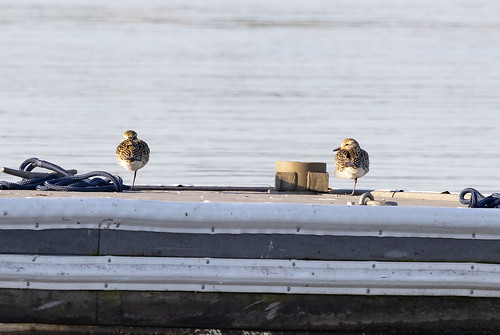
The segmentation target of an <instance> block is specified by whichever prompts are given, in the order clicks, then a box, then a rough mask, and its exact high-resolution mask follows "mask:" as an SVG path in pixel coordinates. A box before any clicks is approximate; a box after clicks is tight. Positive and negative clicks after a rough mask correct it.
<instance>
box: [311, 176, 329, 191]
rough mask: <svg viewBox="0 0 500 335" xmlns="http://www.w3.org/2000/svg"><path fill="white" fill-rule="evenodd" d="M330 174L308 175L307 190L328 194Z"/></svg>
mask: <svg viewBox="0 0 500 335" xmlns="http://www.w3.org/2000/svg"><path fill="white" fill-rule="evenodd" d="M328 182H329V175H328V172H311V171H309V172H308V173H307V189H308V190H310V191H313V192H322V193H328Z"/></svg>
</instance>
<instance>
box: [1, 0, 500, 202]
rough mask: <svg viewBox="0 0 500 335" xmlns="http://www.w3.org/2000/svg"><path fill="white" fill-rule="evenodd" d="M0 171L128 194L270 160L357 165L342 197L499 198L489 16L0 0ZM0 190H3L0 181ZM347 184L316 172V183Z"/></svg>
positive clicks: (418, 7) (304, 6)
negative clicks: (349, 141) (356, 147)
mask: <svg viewBox="0 0 500 335" xmlns="http://www.w3.org/2000/svg"><path fill="white" fill-rule="evenodd" d="M0 13H1V14H0V45H1V47H0V60H1V62H0V121H1V127H2V131H1V132H0V139H1V141H2V145H1V147H0V165H2V166H9V167H17V166H19V164H20V163H21V162H22V161H23V160H24V159H26V158H28V157H32V156H36V157H39V158H41V159H45V160H49V161H53V162H55V163H57V164H59V165H61V166H63V167H66V168H76V169H78V170H79V172H82V173H83V172H89V171H93V170H105V171H108V172H111V173H113V174H119V175H121V176H122V177H124V179H125V181H126V182H127V183H131V181H132V174H131V173H129V172H126V171H125V170H122V168H121V167H120V166H119V165H118V164H117V163H116V162H115V158H114V150H115V148H116V146H117V145H118V143H119V142H120V140H121V136H122V133H123V132H124V131H125V130H127V129H134V130H136V131H137V132H138V133H139V137H140V138H142V139H144V140H145V141H147V142H148V143H149V145H150V148H151V151H152V153H151V159H150V162H149V164H148V165H147V166H146V167H145V168H144V169H142V170H140V171H139V173H138V179H137V182H138V184H176V183H186V184H217V185H221V184H225V185H272V184H273V183H274V165H275V161H277V160H297V161H320V162H327V163H328V168H329V172H330V173H332V172H333V171H332V169H333V153H332V149H334V148H335V147H337V146H338V145H339V144H340V142H341V140H342V139H343V138H345V137H354V138H356V139H357V140H358V141H359V142H360V144H361V145H362V147H363V148H364V149H366V150H367V151H368V152H369V153H370V158H371V171H370V173H369V174H368V175H367V176H366V177H364V178H362V179H361V180H360V181H359V183H358V185H359V188H376V189H406V190H431V191H444V190H449V191H455V192H456V191H460V190H461V189H463V188H464V187H469V186H471V187H475V188H477V189H478V190H480V191H482V192H483V193H485V194H490V193H492V192H494V191H497V192H498V191H500V170H499V166H500V155H499V150H500V149H499V143H500V34H499V33H498V32H499V29H500V2H498V1H494V0H486V1H484V0H483V1H481V0H479V1H474V2H471V1H458V0H453V1H452V0H442V1H434V0H423V1H413V0H411V1H410V0H403V1H401V0H391V1H388V0H381V1H372V0H345V1H342V0H333V1H330V0H325V1H318V0H312V1H303V0H300V1H290V0H286V1H285V0H275V1H268V0H239V1H237V2H233V1H230V0H211V1H205V0H199V1H196V0H195V1H193V0H190V1H184V0H177V1H175V0H174V1H168V2H167V1H148V2H145V1H140V0H137V1H127V0H126V1H123V0H122V1H115V2H104V1H87V0H85V1H66V0H45V1H25V0H5V1H2V2H1V3H0ZM1 179H6V180H15V179H14V178H10V177H8V176H5V175H4V176H1ZM351 185H352V181H350V180H339V179H337V178H335V177H333V176H331V180H330V186H331V187H336V188H350V187H351Z"/></svg>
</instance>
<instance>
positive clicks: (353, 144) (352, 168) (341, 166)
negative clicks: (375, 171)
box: [333, 138, 370, 195]
mask: <svg viewBox="0 0 500 335" xmlns="http://www.w3.org/2000/svg"><path fill="white" fill-rule="evenodd" d="M333 151H338V152H337V154H336V155H335V175H336V176H337V177H339V178H343V179H354V187H353V188H352V193H351V195H354V190H355V189H356V183H357V182H358V178H361V177H363V176H364V175H365V174H367V173H368V171H369V166H370V159H369V157H368V153H367V152H366V151H364V150H363V149H361V147H360V146H359V143H358V142H357V141H356V140H355V139H352V138H346V139H345V140H343V141H342V144H341V145H340V147H339V148H337V149H334V150H333Z"/></svg>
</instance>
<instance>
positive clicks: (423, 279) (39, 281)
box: [0, 255, 500, 297]
mask: <svg viewBox="0 0 500 335" xmlns="http://www.w3.org/2000/svg"><path fill="white" fill-rule="evenodd" d="M0 288H14V289H45V290H138V291H142V290H147V291H205V292H244V293H245V292H247V293H257V292H258V293H298V294H356V295H367V294H368V295H453V296H479V297H500V265H496V264H474V263H417V262H339V261H304V260H269V259H246V260H243V259H208V258H166V257H116V256H79V257H78V256H31V255H0Z"/></svg>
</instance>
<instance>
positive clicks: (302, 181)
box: [275, 161, 326, 192]
mask: <svg viewBox="0 0 500 335" xmlns="http://www.w3.org/2000/svg"><path fill="white" fill-rule="evenodd" d="M283 172H284V173H290V172H292V173H295V176H296V177H294V178H296V179H297V181H296V182H294V184H295V188H293V189H278V187H277V186H280V185H278V184H279V183H275V189H276V190H278V191H295V192H310V190H309V188H308V187H307V174H308V173H309V172H326V163H321V162H289V161H277V162H276V174H278V173H283ZM290 176H291V175H290ZM289 178H291V177H289Z"/></svg>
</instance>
